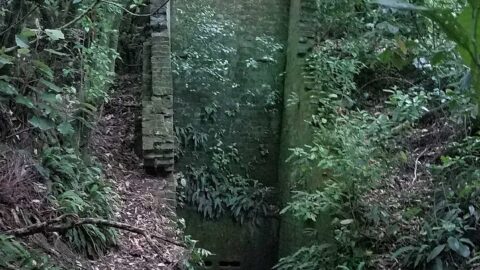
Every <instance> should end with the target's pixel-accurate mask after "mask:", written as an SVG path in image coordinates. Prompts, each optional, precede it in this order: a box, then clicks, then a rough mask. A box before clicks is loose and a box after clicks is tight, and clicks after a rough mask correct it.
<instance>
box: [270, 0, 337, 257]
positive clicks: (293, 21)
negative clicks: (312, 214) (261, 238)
mask: <svg viewBox="0 0 480 270" xmlns="http://www.w3.org/2000/svg"><path fill="white" fill-rule="evenodd" d="M316 16H317V15H316V1H315V0H292V1H291V7H290V18H289V21H290V22H289V38H288V51H287V66H286V70H285V88H284V100H285V102H284V106H283V121H282V135H281V136H282V137H281V148H280V149H281V151H280V164H279V183H280V187H279V190H280V202H281V204H282V205H285V204H286V203H287V202H288V201H289V200H290V195H291V191H292V183H293V182H294V181H295V180H296V178H297V177H298V176H297V175H295V168H294V166H293V164H292V163H290V162H286V160H287V159H288V157H289V156H290V154H291V152H290V149H291V148H294V147H302V146H303V145H305V144H310V143H311V142H312V134H313V131H312V129H311V126H310V124H309V123H308V122H309V121H311V119H312V115H313V114H315V112H316V110H317V107H318V104H312V103H311V100H312V99H311V98H310V96H311V95H312V94H313V93H312V88H313V87H312V83H313V78H310V77H309V76H308V75H307V74H308V72H306V71H308V70H307V65H306V60H307V58H308V56H309V54H310V52H311V51H312V50H313V47H314V44H315V37H316V32H315V31H316V29H317V27H318V25H317V21H316ZM293 97H295V98H293ZM289 99H291V100H296V103H294V104H292V102H291V101H290V102H289V101H288V100H289ZM303 177H305V178H306V179H305V180H307V181H306V183H308V185H309V186H308V187H306V189H307V190H308V189H316V188H319V187H320V186H321V183H322V177H321V172H317V171H315V170H314V171H313V172H312V173H311V175H306V176H303ZM329 224H330V220H329V219H328V217H324V218H320V219H319V222H318V223H317V224H303V223H301V222H299V221H298V220H296V219H295V218H294V217H293V216H290V215H289V214H288V213H287V214H286V215H283V216H282V219H281V224H280V233H279V235H280V236H279V238H280V240H279V256H280V257H284V256H287V255H289V254H291V253H292V252H295V251H296V250H297V249H298V248H300V247H301V246H305V245H307V244H308V243H309V242H312V243H313V242H314V241H318V239H312V238H311V237H307V236H306V235H305V234H304V230H305V229H307V228H312V227H314V228H315V229H317V230H318V231H319V232H320V237H322V238H325V240H327V241H328V239H327V238H328V237H329V236H330V235H331V234H330V232H331V231H330V230H329ZM322 232H323V233H322Z"/></svg>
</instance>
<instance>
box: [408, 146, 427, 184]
mask: <svg viewBox="0 0 480 270" xmlns="http://www.w3.org/2000/svg"><path fill="white" fill-rule="evenodd" d="M427 150H428V148H425V149H424V150H423V151H422V152H421V153H420V155H418V157H417V159H416V160H415V170H414V171H413V180H412V185H414V184H415V181H417V177H418V175H417V170H418V162H419V160H420V158H421V157H422V156H423V155H424V154H425V152H427Z"/></svg>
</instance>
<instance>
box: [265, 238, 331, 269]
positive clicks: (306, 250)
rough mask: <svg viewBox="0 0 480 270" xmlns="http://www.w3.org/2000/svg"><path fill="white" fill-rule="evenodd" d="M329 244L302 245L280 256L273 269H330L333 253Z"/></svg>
mask: <svg viewBox="0 0 480 270" xmlns="http://www.w3.org/2000/svg"><path fill="white" fill-rule="evenodd" d="M333 253H334V251H333V249H332V246H331V245H329V244H323V245H313V246H310V247H302V248H300V249H299V250H298V251H296V252H295V253H293V254H292V255H290V256H288V257H285V258H281V259H280V261H279V262H278V264H277V265H275V266H274V269H278V270H311V269H332V268H334V267H335V266H332V265H331V261H330V260H329V258H331V257H332V256H333V255H334V254H333Z"/></svg>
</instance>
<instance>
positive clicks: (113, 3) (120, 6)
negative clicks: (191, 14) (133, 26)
mask: <svg viewBox="0 0 480 270" xmlns="http://www.w3.org/2000/svg"><path fill="white" fill-rule="evenodd" d="M100 1H101V2H103V3H105V4H110V5H113V6H116V7H118V8H120V9H122V10H123V11H125V12H126V13H128V14H130V15H132V16H135V17H150V16H152V15H155V13H157V12H158V11H159V10H160V9H162V8H163V7H165V6H166V5H167V4H168V2H170V0H167V1H165V2H164V3H163V4H162V5H160V7H158V8H157V9H155V11H153V12H152V13H149V14H137V13H134V12H131V11H130V10H128V9H126V8H125V7H123V6H122V5H121V4H119V3H116V2H112V1H109V0H100Z"/></svg>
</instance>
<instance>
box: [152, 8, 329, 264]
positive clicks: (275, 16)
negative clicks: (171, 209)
mask: <svg viewBox="0 0 480 270" xmlns="http://www.w3.org/2000/svg"><path fill="white" fill-rule="evenodd" d="M209 1H210V3H211V6H212V8H213V9H214V13H215V14H216V15H215V16H217V18H219V19H223V18H225V19H228V20H229V21H231V22H233V23H234V24H235V31H232V32H231V33H227V35H225V39H224V40H216V41H213V40H212V41H211V42H220V43H221V44H224V45H225V47H228V48H229V49H232V50H233V51H234V53H230V54H227V55H228V57H226V58H225V59H222V60H225V61H226V62H225V63H226V66H227V69H226V70H227V73H225V74H224V76H225V77H227V79H228V80H229V81H231V82H232V83H233V84H234V85H235V87H225V84H224V83H222V82H220V81H216V79H214V78H211V77H209V78H207V77H198V78H191V77H189V76H190V74H189V73H185V72H181V71H180V72H177V73H174V76H173V89H174V91H173V92H174V95H173V96H174V98H173V113H174V116H175V117H174V126H175V128H176V129H179V128H185V127H190V128H191V130H190V132H192V130H193V131H194V132H195V133H196V134H197V135H198V134H206V135H207V137H206V138H207V139H206V145H204V146H203V147H202V146H199V147H185V148H182V149H181V150H182V153H181V155H178V159H177V160H176V163H175V165H176V170H177V171H182V170H186V169H187V167H188V166H193V167H200V166H203V165H207V166H208V165H211V156H210V153H209V152H208V150H209V147H211V146H215V145H219V143H221V147H227V146H234V147H235V149H237V150H238V154H239V158H240V159H239V161H238V166H237V168H236V172H235V173H239V174H242V175H245V176H248V177H251V178H255V179H258V180H260V181H261V182H262V183H264V184H265V185H268V186H272V187H274V188H276V190H277V194H278V197H277V199H278V201H279V202H280V203H279V204H280V206H284V205H285V204H286V203H287V202H288V201H289V200H290V196H291V188H292V183H293V182H294V181H295V177H296V175H295V174H294V172H295V168H294V167H293V165H292V164H291V163H288V162H286V160H287V158H288V157H289V155H290V149H291V148H293V147H301V146H303V145H304V144H309V143H311V141H312V132H313V131H312V130H311V127H310V125H309V124H308V121H309V120H310V119H311V117H312V114H314V113H315V110H316V106H317V104H311V102H310V100H311V98H310V96H311V95H312V93H311V89H312V88H313V87H312V85H311V84H312V80H311V79H310V78H309V77H308V76H307V75H305V74H307V73H306V72H305V71H306V70H305V69H306V59H307V58H308V55H309V53H310V52H311V51H312V49H313V47H314V44H315V29H316V27H317V25H316V21H315V18H316V14H315V12H316V1H315V0H291V1H288V0H244V1H223V0H209ZM189 3H191V1H189V0H176V1H172V4H171V5H172V17H173V20H172V28H171V36H172V52H173V54H174V55H182V54H183V51H184V50H186V49H187V48H189V46H190V45H192V44H191V43H192V42H193V40H194V38H195V37H196V36H195V35H199V34H201V33H195V32H193V33H192V32H190V33H188V32H185V31H184V29H182V24H181V23H179V22H178V21H176V20H175V19H176V13H179V12H185V10H188V9H185V7H186V5H188V4H189ZM190 12H195V11H192V10H190ZM184 15H185V14H184ZM187 15H188V14H187ZM260 37H269V38H271V40H272V41H273V42H274V43H278V44H279V45H280V49H278V50H274V51H272V54H271V55H268V58H269V60H268V61H264V59H265V50H263V49H261V48H259V46H258V44H259V43H258V38H260ZM205 46H209V44H208V42H206V43H205ZM152 48H153V47H152V46H147V47H146V49H147V50H146V52H147V53H151V54H152ZM211 53H212V58H214V55H213V54H215V53H220V52H215V51H212V52H211ZM147 58H149V57H147ZM251 60H254V61H253V62H255V63H256V66H255V67H254V68H252V67H249V66H248V65H247V64H246V63H247V62H249V61H251ZM207 62H208V61H207ZM149 65H150V66H149ZM152 65H153V66H152ZM154 65H156V63H154V62H153V61H150V62H148V61H147V63H146V66H145V67H144V68H146V69H150V70H152V69H153V70H154V69H155V67H154ZM152 74H153V73H148V74H147V76H146V83H147V84H148V83H150V84H152V78H151V75H152ZM149 76H150V77H149ZM187 81H188V82H189V83H188V84H186V83H185V82H187ZM205 85H208V87H205ZM230 86H232V84H230ZM292 97H296V100H297V101H298V102H296V103H294V104H292V103H291V102H287V100H289V99H291V98H292ZM212 108H213V109H214V110H212ZM308 177H309V178H310V180H311V181H309V182H310V183H311V184H310V186H309V187H308V188H311V189H315V188H318V187H320V186H321V182H322V178H321V173H320V172H315V171H314V172H312V173H311V175H309V176H308ZM179 214H180V216H182V217H184V218H185V219H186V224H187V231H186V233H187V234H191V235H192V236H193V238H194V239H198V240H199V241H200V242H199V246H200V247H204V248H207V249H208V250H210V251H212V252H213V253H215V254H216V255H215V256H213V257H211V258H209V259H207V262H208V263H209V267H208V269H248V270H252V269H253V270H255V269H259V270H260V269H270V268H271V267H272V266H273V265H274V264H275V262H276V260H277V259H278V258H279V257H283V256H287V255H289V254H291V253H292V252H294V251H295V250H296V249H297V248H298V247H300V246H303V245H305V244H306V243H307V244H308V242H311V241H314V240H315V241H318V239H311V238H310V239H309V238H307V237H305V234H304V229H305V228H307V227H312V226H314V227H315V228H316V229H318V230H319V231H320V232H324V233H323V235H324V236H325V237H324V238H325V239H326V241H328V239H327V238H328V237H329V235H331V233H330V228H329V226H328V224H329V223H330V222H329V219H328V218H327V217H325V218H324V219H321V220H320V222H319V223H318V224H303V223H299V222H298V221H296V220H295V219H294V218H293V217H292V216H288V215H286V216H282V218H281V220H280V221H279V220H277V219H265V220H264V222H263V225H261V226H258V227H249V226H248V225H240V224H238V223H235V222H233V221H232V220H231V219H230V218H227V217H225V218H223V219H221V220H218V221H209V220H205V219H204V218H203V217H202V216H200V215H199V214H197V213H196V211H195V210H194V209H183V210H179ZM321 234H322V233H321Z"/></svg>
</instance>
